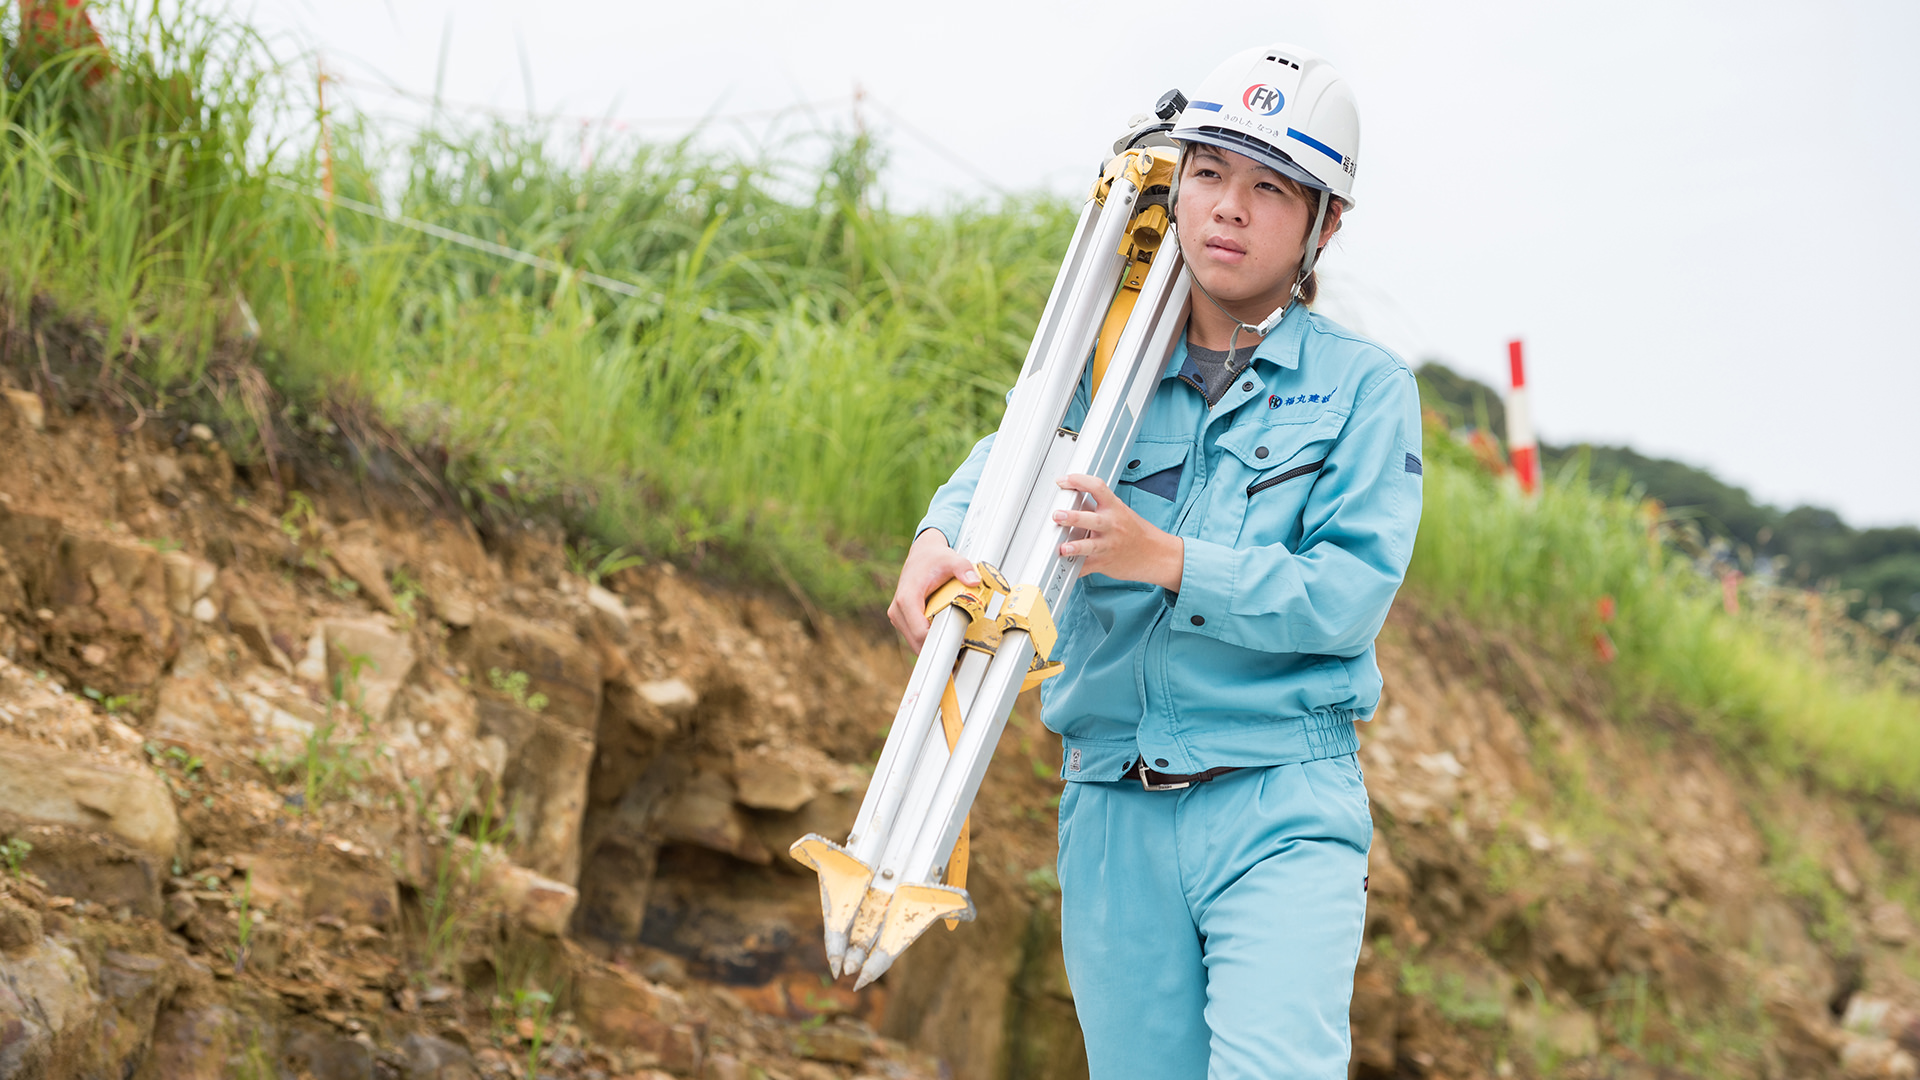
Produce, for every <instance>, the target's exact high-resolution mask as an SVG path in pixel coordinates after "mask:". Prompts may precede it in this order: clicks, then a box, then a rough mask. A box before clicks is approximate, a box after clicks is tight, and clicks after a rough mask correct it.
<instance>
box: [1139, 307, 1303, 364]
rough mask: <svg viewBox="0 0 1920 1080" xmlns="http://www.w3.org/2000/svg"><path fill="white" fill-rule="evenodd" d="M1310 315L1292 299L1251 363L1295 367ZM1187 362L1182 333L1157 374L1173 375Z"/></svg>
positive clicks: (1184, 339) (1263, 340)
mask: <svg viewBox="0 0 1920 1080" xmlns="http://www.w3.org/2000/svg"><path fill="white" fill-rule="evenodd" d="M1311 317H1312V313H1311V312H1310V311H1308V310H1307V306H1306V305H1305V304H1302V303H1300V302H1299V301H1295V302H1294V304H1293V306H1292V307H1291V308H1289V309H1287V314H1286V316H1285V317H1284V318H1282V319H1281V320H1280V325H1279V326H1276V327H1274V328H1273V333H1271V334H1268V335H1267V336H1266V337H1264V338H1262V339H1261V340H1260V345H1259V347H1258V348H1256V349H1254V350H1253V364H1261V363H1266V364H1272V365H1274V366H1275V367H1282V368H1297V367H1299V366H1300V345H1301V342H1303V341H1305V340H1306V336H1307V320H1308V319H1310V318H1311ZM1191 366H1192V365H1191V364H1190V363H1189V362H1188V361H1187V335H1186V334H1185V333H1182V334H1181V335H1180V342H1179V344H1178V345H1175V346H1174V349H1173V355H1172V356H1170V357H1168V358H1167V368H1166V370H1165V371H1163V372H1161V373H1160V377H1161V378H1163V379H1172V378H1177V377H1179V376H1181V375H1184V374H1187V373H1188V371H1187V369H1188V368H1189V367H1191ZM1249 366H1252V365H1251V364H1250V365H1249ZM1192 374H1193V375H1194V377H1196V378H1197V377H1198V376H1199V372H1198V371H1197V370H1196V371H1194V372H1193V373H1192Z"/></svg>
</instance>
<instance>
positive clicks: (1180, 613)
mask: <svg viewBox="0 0 1920 1080" xmlns="http://www.w3.org/2000/svg"><path fill="white" fill-rule="evenodd" d="M1181 540H1182V542H1183V543H1184V544H1185V546H1186V552H1185V554H1184V556H1183V558H1182V560H1181V563H1180V592H1179V593H1178V594H1177V595H1175V597H1174V603H1173V622H1172V628H1173V629H1174V630H1184V631H1187V632H1188V633H1194V634H1205V635H1207V636H1208V637H1219V636H1220V631H1221V630H1223V629H1225V627H1226V624H1227V618H1228V616H1227V610H1228V607H1229V605H1230V603H1231V601H1232V600H1233V582H1234V577H1235V575H1236V574H1237V573H1238V571H1239V569H1240V559H1239V556H1240V552H1237V551H1235V550H1233V549H1232V548H1230V547H1227V546H1226V545H1224V544H1216V543H1213V542H1212V541H1210V540H1197V539H1195V538H1193V537H1191V536H1184V537H1181Z"/></svg>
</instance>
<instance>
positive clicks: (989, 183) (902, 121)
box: [861, 94, 1013, 198]
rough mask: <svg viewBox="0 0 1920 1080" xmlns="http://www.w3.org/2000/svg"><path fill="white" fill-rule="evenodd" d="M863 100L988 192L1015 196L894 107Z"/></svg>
mask: <svg viewBox="0 0 1920 1080" xmlns="http://www.w3.org/2000/svg"><path fill="white" fill-rule="evenodd" d="M861 100H862V101H863V102H865V103H866V104H869V105H872V106H873V107H875V108H877V109H879V110H880V111H881V112H883V113H886V114H887V118H888V119H890V120H892V121H893V122H894V123H895V124H898V125H899V126H900V130H902V131H904V132H906V133H907V134H909V135H911V136H913V137H914V138H916V139H918V140H920V141H921V142H922V143H924V144H926V146H927V147H928V148H929V149H931V150H932V151H933V152H934V153H936V154H939V155H940V156H941V157H943V158H946V159H947V160H948V161H950V162H952V163H953V164H955V165H958V166H959V167H960V170H961V171H962V172H964V173H966V174H967V175H968V176H971V177H973V178H974V179H975V180H977V181H979V182H980V184H981V185H982V186H984V187H986V188H987V189H988V190H990V191H992V192H993V193H994V194H996V195H999V196H1001V197H1002V198H1007V197H1010V196H1011V195H1012V194H1013V193H1012V192H1010V191H1008V190H1007V189H1006V188H1003V187H1001V186H1000V185H999V184H997V183H995V182H994V180H993V178H992V177H991V176H988V175H987V174H986V173H985V172H982V171H981V169H980V167H979V166H978V165H975V164H974V163H973V162H971V161H969V160H967V158H966V156H965V155H963V154H961V153H959V152H958V151H955V150H953V149H950V148H949V147H948V146H947V145H946V144H945V143H943V142H941V141H940V140H938V139H936V138H934V137H933V136H931V135H929V134H927V133H926V132H924V131H921V130H920V129H919V128H917V127H915V126H914V125H913V123H912V122H911V121H909V120H908V119H907V118H906V117H904V116H901V115H900V114H899V113H898V112H897V111H895V110H894V109H893V107H892V106H890V105H888V104H887V103H886V102H884V101H881V100H880V99H878V98H876V97H874V96H873V95H872V94H866V95H864V96H863V97H862V99H861Z"/></svg>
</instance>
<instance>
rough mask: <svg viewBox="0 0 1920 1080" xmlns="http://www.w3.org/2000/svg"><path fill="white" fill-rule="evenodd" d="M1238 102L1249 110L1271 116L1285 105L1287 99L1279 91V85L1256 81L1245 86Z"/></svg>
mask: <svg viewBox="0 0 1920 1080" xmlns="http://www.w3.org/2000/svg"><path fill="white" fill-rule="evenodd" d="M1240 103H1241V104H1243V105H1245V106H1246V107H1247V109H1248V110H1249V111H1251V112H1257V113H1259V114H1260V115H1261V116H1272V115H1273V114H1274V113H1277V112H1279V111H1280V110H1281V109H1282V108H1284V107H1285V106H1286V104H1287V99H1286V95H1284V94H1282V93H1281V92H1280V88H1279V87H1277V86H1268V85H1266V84H1265V83H1256V84H1255V85H1253V86H1249V87H1247V92H1246V93H1244V94H1242V95H1240Z"/></svg>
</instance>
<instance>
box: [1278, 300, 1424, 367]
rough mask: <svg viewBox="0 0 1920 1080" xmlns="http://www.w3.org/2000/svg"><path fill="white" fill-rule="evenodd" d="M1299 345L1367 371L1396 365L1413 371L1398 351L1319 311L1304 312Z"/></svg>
mask: <svg viewBox="0 0 1920 1080" xmlns="http://www.w3.org/2000/svg"><path fill="white" fill-rule="evenodd" d="M1302 345H1303V346H1304V348H1305V349H1306V350H1309V351H1311V352H1314V353H1318V354H1320V355H1323V356H1327V357H1328V358H1330V359H1339V360H1344V361H1346V362H1348V363H1351V364H1354V365H1355V366H1356V367H1358V368H1360V369H1361V370H1363V371H1367V372H1369V373H1372V372H1375V371H1390V370H1394V369H1398V370H1400V371H1404V372H1406V373H1407V374H1409V375H1411V374H1413V368H1411V367H1409V366H1408V364H1407V362H1406V361H1405V360H1402V359H1401V358H1400V354H1399V353H1396V352H1394V351H1393V350H1392V349H1389V348H1387V347H1386V346H1385V345H1382V344H1380V343H1379V342H1377V341H1375V340H1373V339H1372V338H1369V337H1364V336H1362V335H1360V334H1358V333H1355V332H1354V331H1352V330H1349V329H1347V328H1346V327H1344V326H1342V325H1340V324H1339V323H1337V322H1334V321H1333V320H1332V319H1329V318H1327V317H1326V316H1325V315H1322V314H1320V313H1319V312H1312V313H1310V314H1309V315H1308V318H1307V329H1306V337H1305V340H1304V341H1303V342H1302Z"/></svg>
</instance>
